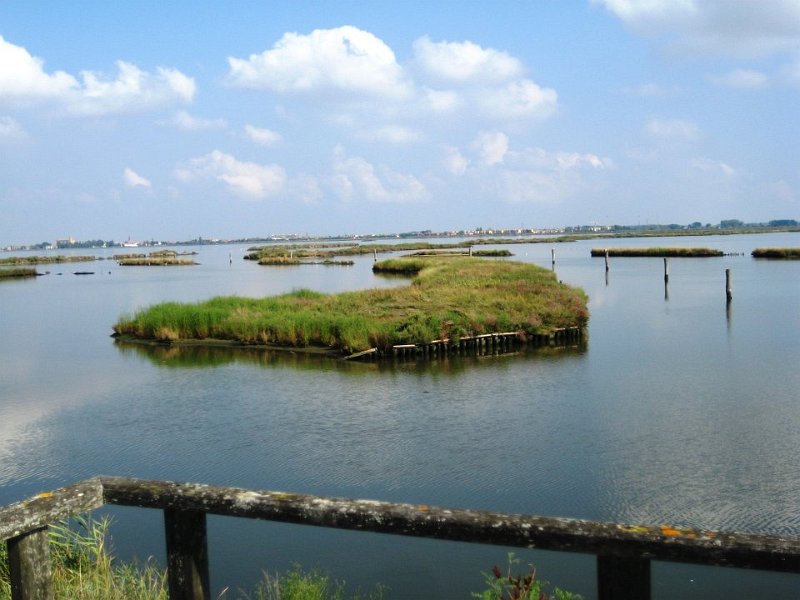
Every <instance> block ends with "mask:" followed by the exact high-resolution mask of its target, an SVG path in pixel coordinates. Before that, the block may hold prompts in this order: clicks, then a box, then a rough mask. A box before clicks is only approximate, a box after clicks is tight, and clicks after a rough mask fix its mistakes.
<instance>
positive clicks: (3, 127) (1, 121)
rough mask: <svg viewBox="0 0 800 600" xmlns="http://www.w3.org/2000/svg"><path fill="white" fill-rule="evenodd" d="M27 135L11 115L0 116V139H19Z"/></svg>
mask: <svg viewBox="0 0 800 600" xmlns="http://www.w3.org/2000/svg"><path fill="white" fill-rule="evenodd" d="M25 137H27V135H26V133H25V130H24V129H22V126H21V125H20V124H19V123H17V121H16V119H14V118H12V117H0V140H4V139H5V140H20V139H23V138H25Z"/></svg>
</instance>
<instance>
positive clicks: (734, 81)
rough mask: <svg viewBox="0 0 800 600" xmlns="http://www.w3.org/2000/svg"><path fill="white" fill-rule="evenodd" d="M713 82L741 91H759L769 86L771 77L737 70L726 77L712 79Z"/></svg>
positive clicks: (756, 72)
mask: <svg viewBox="0 0 800 600" xmlns="http://www.w3.org/2000/svg"><path fill="white" fill-rule="evenodd" d="M711 81H713V82H714V83H716V84H717V85H724V86H727V87H732V88H741V89H758V88H763V87H766V86H767V85H769V77H767V76H766V75H765V74H764V73H761V72H759V71H751V70H747V69H736V70H734V71H731V72H730V73H727V74H726V75H719V76H715V77H711Z"/></svg>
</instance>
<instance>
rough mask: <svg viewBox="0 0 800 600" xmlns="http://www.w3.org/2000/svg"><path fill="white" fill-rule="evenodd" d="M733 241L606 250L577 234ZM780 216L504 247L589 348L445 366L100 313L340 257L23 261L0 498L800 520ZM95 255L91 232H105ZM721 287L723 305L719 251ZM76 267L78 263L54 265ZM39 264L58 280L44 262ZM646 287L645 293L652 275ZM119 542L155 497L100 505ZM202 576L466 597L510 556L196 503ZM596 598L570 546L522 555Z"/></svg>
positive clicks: (336, 275) (657, 577) (149, 539)
mask: <svg viewBox="0 0 800 600" xmlns="http://www.w3.org/2000/svg"><path fill="white" fill-rule="evenodd" d="M644 245H659V246H664V245H675V246H688V245H699V246H710V247H714V248H719V249H721V250H723V251H725V252H727V253H736V254H742V253H743V254H745V255H744V256H726V257H722V258H711V259H671V260H670V283H669V286H668V288H667V289H666V290H665V287H664V282H663V261H662V260H661V259H633V258H626V259H612V260H611V271H610V273H609V274H608V279H607V280H606V275H605V271H604V267H603V259H602V258H590V257H589V249H590V248H591V247H606V246H607V247H613V246H644ZM798 245H800V234H771V235H753V236H720V237H704V238H690V239H672V240H670V239H666V240H665V239H655V240H649V239H642V240H598V241H596V242H594V243H592V242H588V241H586V242H577V243H571V244H561V245H556V246H551V245H549V244H525V245H519V246H510V247H509V248H510V249H511V250H512V252H514V254H515V255H516V256H515V259H517V260H523V261H527V262H533V263H537V264H540V265H542V266H546V267H547V268H550V258H551V254H550V251H551V248H553V247H554V248H555V253H556V265H555V269H556V273H557V275H558V276H559V278H560V279H562V280H563V281H565V282H567V283H570V284H574V285H579V286H581V287H583V288H584V289H585V290H586V291H587V293H588V294H589V296H590V305H589V308H590V312H591V320H590V328H589V336H590V339H589V343H588V347H587V348H586V350H585V351H577V350H576V351H567V352H556V353H552V352H547V353H534V354H531V355H528V356H524V357H499V358H498V357H495V358H471V359H463V360H452V361H449V362H448V363H446V364H442V363H434V364H426V365H419V366H417V365H413V364H405V365H398V366H391V365H368V364H341V363H337V362H333V361H326V360H322V361H321V360H319V359H312V358H308V357H303V356H281V355H277V356H276V355H274V354H272V355H270V354H265V353H262V352H255V353H254V352H230V351H225V350H216V351H213V352H208V351H197V352H195V353H194V354H190V355H188V356H187V355H176V354H175V353H173V352H166V353H165V352H160V353H153V352H146V351H143V350H142V349H141V348H138V347H134V348H131V347H126V346H120V345H118V344H115V343H114V342H113V340H111V339H110V338H109V335H110V333H111V325H112V324H113V323H114V322H115V321H116V320H117V318H118V317H119V316H120V315H121V314H123V313H126V312H131V311H134V310H135V309H136V308H137V307H141V306H147V305H149V304H151V303H154V302H158V301H162V300H180V301H194V300H203V299H206V298H208V297H211V296H215V295H221V294H225V295H229V294H236V295H243V296H258V295H265V294H275V293H281V292H284V291H288V290H291V289H295V288H300V287H308V288H312V289H316V290H321V291H327V292H336V291H342V290H348V289H359V288H367V287H376V286H386V285H404V284H405V282H403V281H402V280H397V279H384V278H377V277H375V276H373V275H372V273H371V270H370V265H371V263H372V258H371V257H369V256H368V257H362V258H357V259H356V264H355V265H354V266H352V267H323V266H309V267H297V268H294V267H284V268H266V267H259V266H258V265H255V264H253V263H252V262H250V261H243V260H241V256H242V254H243V252H244V250H245V249H244V247H238V246H215V247H209V246H203V247H199V248H196V250H197V251H198V252H199V254H198V255H197V257H196V259H197V260H198V261H199V262H200V263H202V264H201V265H200V266H197V267H185V268H178V267H175V268H152V267H151V268H135V267H118V266H117V265H116V264H115V263H114V262H113V261H100V262H97V263H92V264H91V266H87V265H86V264H65V265H50V266H43V267H41V268H40V269H39V270H40V271H45V270H49V271H50V275H48V276H45V277H39V278H37V279H35V280H28V281H16V282H3V283H2V284H0V357H2V360H1V361H0V503H7V502H11V501H14V500H17V499H20V498H23V497H26V496H28V495H31V494H33V493H36V492H38V491H41V490H43V489H49V488H52V487H57V486H59V485H64V484H68V483H72V482H75V481H77V480H80V479H83V478H86V477H90V476H92V475H95V474H100V473H102V474H111V475H124V476H134V477H143V478H159V479H173V480H182V481H199V482H208V483H213V484H220V485H236V486H243V487H251V488H258V489H283V490H292V491H298V492H303V493H312V494H324V495H335V496H349V497H361V498H378V499H382V500H391V501H401V502H414V503H424V504H435V505H440V506H459V507H469V508H478V509H487V510H496V511H503V512H522V513H533V514H542V515H553V516H566V517H578V518H589V519H598V520H608V521H620V522H633V523H670V524H673V525H676V526H689V527H701V528H714V529H728V530H743V531H753V532H760V533H769V534H786V535H800V493H799V492H800V463H798V461H797V460H796V457H795V452H796V448H797V447H798V445H800V407H798V406H797V402H796V400H797V392H796V390H797V389H800V374H798V371H797V369H796V365H797V364H798V360H800V281H799V280H798V274H799V273H800V263H798V262H797V261H792V262H776V261H756V260H753V259H751V258H750V257H749V252H750V250H752V249H753V248H755V247H761V246H787V247H788V246H792V247H796V246H798ZM105 252H107V255H109V256H110V255H111V254H112V251H110V250H109V251H105ZM726 268H730V269H731V270H732V273H733V296H734V298H733V302H732V304H731V305H730V306H729V307H728V306H726V302H725V288H724V283H725V275H724V273H725V269H726ZM78 270H93V271H95V274H94V275H89V276H76V275H73V274H72V273H73V272H74V271H78ZM58 273H62V274H61V275H58ZM665 291H666V292H667V293H666V294H665ZM111 512H112V513H113V516H114V518H115V520H116V525H115V528H114V535H115V543H116V546H117V549H118V550H119V552H120V554H121V555H123V556H131V555H138V556H147V555H148V554H154V555H156V556H157V557H162V556H163V550H162V547H163V534H162V533H161V531H160V528H161V525H160V521H159V519H160V516H159V513H158V512H157V511H146V510H137V509H113V510H111ZM209 526H210V551H211V562H212V585H213V586H214V587H215V589H217V590H218V589H221V588H222V587H224V586H226V585H230V586H231V587H232V588H234V589H235V588H236V587H238V586H248V585H250V584H251V583H252V582H253V581H254V580H255V579H257V578H258V576H259V574H260V571H261V569H264V568H266V569H269V570H272V571H274V570H276V569H278V570H282V569H285V568H287V567H289V566H290V565H291V564H292V562H294V561H299V562H301V563H302V564H303V565H304V566H307V567H311V566H314V565H317V564H319V565H322V566H324V567H325V568H326V569H328V570H329V571H331V572H332V573H334V574H335V575H336V576H338V577H341V578H344V579H346V580H348V581H349V582H352V583H353V584H354V585H360V586H362V587H370V586H371V585H372V584H373V583H374V582H383V583H385V584H387V585H388V586H389V587H390V588H391V590H392V591H391V593H390V597H392V598H415V597H419V598H421V597H426V598H428V597H436V598H465V597H469V592H470V591H479V590H480V589H481V588H482V579H481V577H480V574H479V573H480V571H481V570H483V571H486V570H488V569H490V568H491V566H492V565H493V564H495V563H500V564H502V563H503V561H504V560H505V552H506V549H503V548H487V547H482V546H471V545H466V544H454V543H442V542H433V541H422V540H406V539H403V538H398V537H389V536H383V535H369V534H358V533H348V532H336V531H327V530H321V529H317V528H304V527H298V526H287V525H279V524H269V523H253V522H251V521H239V520H235V519H230V518H221V517H212V518H211V519H210V525H209ZM517 554H518V555H519V556H520V557H521V558H522V559H523V562H528V561H535V562H536V564H537V567H538V568H539V571H540V572H541V573H543V574H544V576H545V577H546V578H548V579H551V580H553V581H556V582H558V583H559V585H561V586H562V587H566V588H568V589H571V590H575V591H578V592H580V593H583V594H584V595H585V597H587V598H591V597H593V586H594V576H595V575H594V565H593V560H592V559H591V557H585V556H579V555H576V556H570V555H565V554H561V553H548V552H533V553H531V552H518V553H517ZM654 589H655V594H654V596H655V597H657V598H683V597H687V596H689V595H691V597H699V598H702V597H708V598H714V597H721V596H724V597H729V598H751V597H754V596H764V595H768V594H769V595H773V596H777V597H792V596H797V595H798V594H800V577H790V576H786V575H778V574H763V573H758V572H751V573H740V572H739V571H731V570H723V569H711V568H691V567H683V566H673V565H661V564H659V565H656V567H654Z"/></svg>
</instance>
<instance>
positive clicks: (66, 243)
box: [55, 237, 75, 248]
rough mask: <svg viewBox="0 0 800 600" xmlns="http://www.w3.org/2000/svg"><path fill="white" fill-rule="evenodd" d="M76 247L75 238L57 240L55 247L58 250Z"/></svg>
mask: <svg viewBox="0 0 800 600" xmlns="http://www.w3.org/2000/svg"><path fill="white" fill-rule="evenodd" d="M74 245H75V238H74V237H68V238H60V239H57V240H56V243H55V247H56V248H69V247H70V246H74Z"/></svg>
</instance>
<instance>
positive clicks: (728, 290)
mask: <svg viewBox="0 0 800 600" xmlns="http://www.w3.org/2000/svg"><path fill="white" fill-rule="evenodd" d="M725 297H726V298H727V299H728V302H730V301H731V300H733V283H732V282H731V270H730V269H725Z"/></svg>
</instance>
